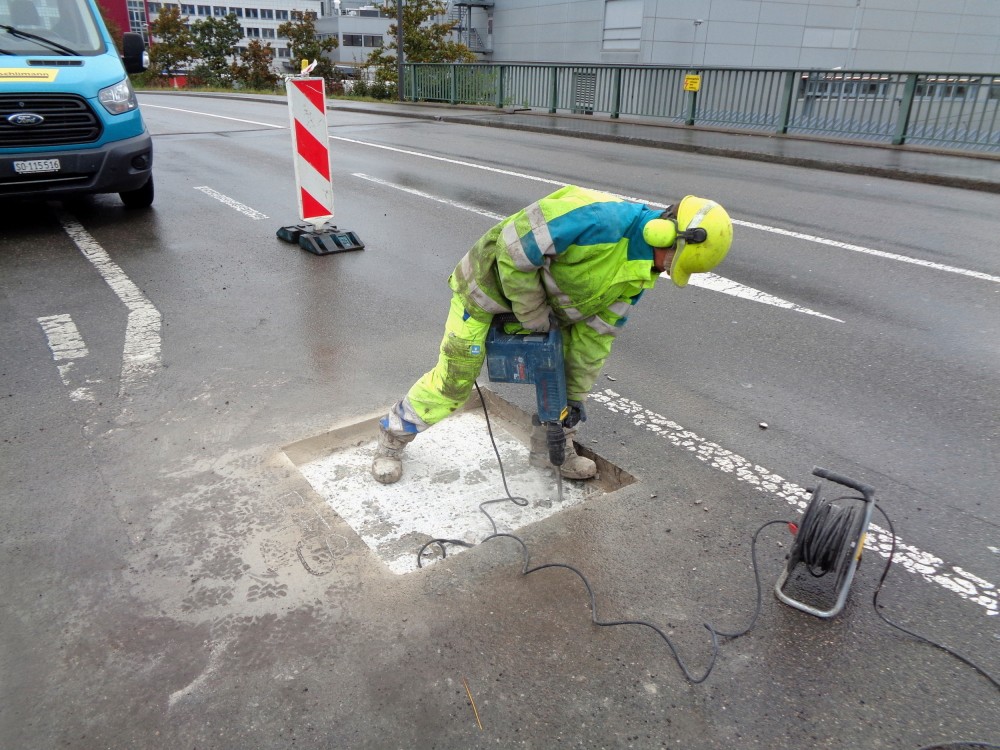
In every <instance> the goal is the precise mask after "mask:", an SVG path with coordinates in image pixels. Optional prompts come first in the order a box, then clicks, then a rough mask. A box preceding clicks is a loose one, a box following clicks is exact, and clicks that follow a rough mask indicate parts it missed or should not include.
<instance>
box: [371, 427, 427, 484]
mask: <svg viewBox="0 0 1000 750" xmlns="http://www.w3.org/2000/svg"><path fill="white" fill-rule="evenodd" d="M416 436H417V434H416V433H415V432H408V433H403V434H402V435H400V434H394V433H392V432H389V431H388V430H387V429H386V428H385V427H383V426H382V425H381V423H380V424H379V426H378V449H377V450H376V451H375V460H374V461H372V476H373V477H375V480H376V481H377V482H381V483H382V484H392V483H393V482H398V481H399V478H400V477H401V476H403V459H402V455H403V448H405V447H406V444H407V443H409V442H410V441H412V440H413V438H415V437H416Z"/></svg>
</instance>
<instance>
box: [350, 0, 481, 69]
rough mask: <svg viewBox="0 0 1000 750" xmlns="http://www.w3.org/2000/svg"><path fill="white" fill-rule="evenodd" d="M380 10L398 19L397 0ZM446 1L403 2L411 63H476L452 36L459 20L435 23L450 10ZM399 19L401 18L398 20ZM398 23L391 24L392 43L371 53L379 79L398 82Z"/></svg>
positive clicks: (387, 1) (386, 2) (405, 38)
mask: <svg viewBox="0 0 1000 750" xmlns="http://www.w3.org/2000/svg"><path fill="white" fill-rule="evenodd" d="M379 10H380V11H382V13H384V14H385V15H387V16H389V17H390V18H396V2H395V0H384V2H383V3H382V5H381V6H379ZM447 10H448V8H447V5H446V4H445V3H444V2H442V0H406V2H405V3H404V4H403V60H404V61H406V62H408V63H450V62H475V61H476V56H475V54H474V53H473V52H472V50H470V49H469V48H468V47H466V46H465V45H464V44H462V43H460V42H455V41H453V40H451V39H450V38H449V35H450V34H451V32H452V30H453V29H454V28H455V26H456V25H458V21H457V20H455V21H444V22H440V21H437V22H432V19H434V18H439V17H441V16H443V15H444V14H445V13H446V12H447ZM397 22H398V20H397ZM396 28H397V27H396V24H392V25H391V26H389V30H388V32H387V34H388V37H389V44H387V45H386V46H384V47H381V48H379V49H377V50H375V51H374V52H372V53H371V54H370V55H368V60H367V64H368V65H370V66H371V67H372V68H373V69H374V70H375V80H376V81H380V82H382V83H393V84H395V83H396V78H397V77H398V76H397V68H396Z"/></svg>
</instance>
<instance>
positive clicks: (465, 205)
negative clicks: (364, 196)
mask: <svg viewBox="0 0 1000 750" xmlns="http://www.w3.org/2000/svg"><path fill="white" fill-rule="evenodd" d="M353 176H354V177H360V178H361V179H362V180H368V181H369V182H375V183H377V184H379V185H383V186H385V187H390V188H392V189H393V190H402V191H403V192H404V193H409V194H410V195H415V196H417V197H418V198H426V199H427V200H431V201H435V202H436V203H443V204H445V205H446V206H451V207H452V208H460V209H462V210H463V211H470V212H472V213H474V214H479V215H480V216H485V217H486V218H487V219H493V221H500V220H501V219H504V218H506V217H504V216H501V215H500V214H495V213H491V212H490V211H484V210H483V209H481V208H477V207H476V206H470V205H469V204H468V203H459V202H458V201H453V200H449V199H448V198H440V197H438V196H436V195H431V194H430V193H425V192H424V191H423V190H417V189H415V188H409V187H406V186H404V185H397V184H396V183H394V182H388V181H387V180H380V179H379V178H378V177H371V176H369V175H366V174H364V173H362V172H355V173H354V174H353Z"/></svg>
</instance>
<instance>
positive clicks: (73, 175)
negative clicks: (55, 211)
mask: <svg viewBox="0 0 1000 750" xmlns="http://www.w3.org/2000/svg"><path fill="white" fill-rule="evenodd" d="M122 47H123V49H122V54H121V55H119V53H118V50H117V49H116V48H115V44H114V41H113V39H112V37H111V35H110V33H109V32H108V28H107V26H106V24H105V23H104V19H103V18H102V17H101V13H100V10H99V9H98V6H97V3H96V0H7V2H5V3H0V199H2V198H6V197H22V198H23V197H37V198H65V197H70V196H74V195H80V194H88V193H118V195H119V196H120V197H121V200H122V202H123V203H124V204H125V205H126V206H127V207H129V208H145V207H147V206H149V205H150V204H151V203H152V202H153V172H152V169H153V141H152V138H150V135H149V131H148V130H147V129H146V125H145V123H144V122H143V120H142V114H141V113H140V111H139V103H138V101H137V100H136V96H135V91H134V90H133V89H132V84H131V83H130V82H129V79H128V76H127V73H141V72H142V71H143V70H145V56H144V52H145V50H144V45H143V41H142V37H141V36H140V35H139V34H135V33H126V34H124V36H123V41H122Z"/></svg>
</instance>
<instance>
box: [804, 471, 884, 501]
mask: <svg viewBox="0 0 1000 750" xmlns="http://www.w3.org/2000/svg"><path fill="white" fill-rule="evenodd" d="M813 474H814V475H815V476H817V477H820V478H821V479H829V480H830V481H831V482H836V483H837V484H842V485H844V486H845V487H850V488H851V489H852V490H857V491H858V492H860V493H861V494H862V495H864V496H865V502H869V503H870V502H874V500H875V488H874V487H872V486H871V485H869V484H864V483H862V482H858V481H855V480H854V479H851V478H850V477H845V476H844V475H843V474H837V473H836V472H833V471H829V470H827V469H824V468H822V467H821V466H814V467H813Z"/></svg>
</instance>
